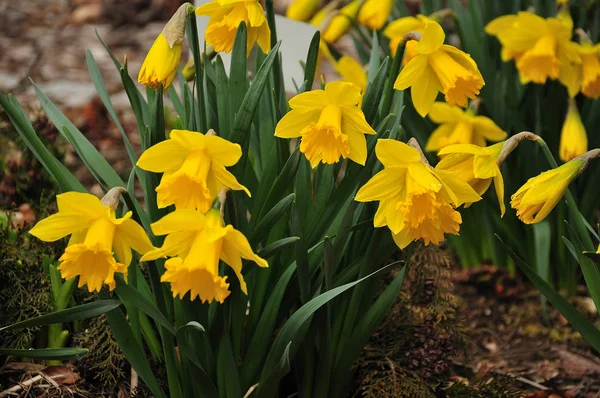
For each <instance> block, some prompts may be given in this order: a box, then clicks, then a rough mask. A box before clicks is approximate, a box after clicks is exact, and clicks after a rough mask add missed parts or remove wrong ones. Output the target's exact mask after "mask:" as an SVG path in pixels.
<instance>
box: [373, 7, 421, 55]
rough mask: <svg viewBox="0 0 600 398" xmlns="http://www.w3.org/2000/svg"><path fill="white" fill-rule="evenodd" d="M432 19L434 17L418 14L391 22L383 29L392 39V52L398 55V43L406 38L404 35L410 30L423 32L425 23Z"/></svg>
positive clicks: (386, 35) (385, 34)
mask: <svg viewBox="0 0 600 398" xmlns="http://www.w3.org/2000/svg"><path fill="white" fill-rule="evenodd" d="M431 20H432V19H430V18H429V17H426V16H425V15H421V14H417V15H416V16H414V17H412V16H411V17H403V18H399V19H396V20H395V21H392V22H390V23H389V25H388V26H386V28H385V29H384V30H383V34H384V36H385V37H387V38H388V39H390V52H391V53H392V56H395V55H396V49H397V48H398V44H400V42H401V41H403V40H404V36H406V34H407V33H408V32H415V33H423V29H425V25H426V24H427V22H429V21H431ZM405 51H406V50H405ZM405 57H406V55H405Z"/></svg>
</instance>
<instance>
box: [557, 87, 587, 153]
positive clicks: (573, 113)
mask: <svg viewBox="0 0 600 398" xmlns="http://www.w3.org/2000/svg"><path fill="white" fill-rule="evenodd" d="M587 150H588V138H587V132H586V131H585V126H584V125H583V122H582V121H581V116H579V111H578V110H577V104H576V103H575V99H573V98H571V99H570V101H569V110H568V112H567V117H566V119H565V123H564V124H563V127H562V132H561V134H560V146H559V148H558V155H559V157H560V159H561V160H562V161H563V162H568V161H569V160H571V159H573V158H575V157H577V156H580V155H583V154H584V153H585V152H587Z"/></svg>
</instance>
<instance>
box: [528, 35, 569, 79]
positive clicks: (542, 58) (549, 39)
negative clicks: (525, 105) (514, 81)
mask: <svg viewBox="0 0 600 398" xmlns="http://www.w3.org/2000/svg"><path fill="white" fill-rule="evenodd" d="M556 47H557V41H556V37H554V36H553V35H546V36H542V38H540V39H539V40H538V41H537V42H536V43H535V46H533V48H531V49H530V50H527V51H525V53H523V55H522V56H521V57H520V58H519V60H518V61H517V68H518V69H519V71H520V72H521V74H522V76H523V77H524V78H525V79H524V80H525V81H526V82H528V81H532V82H534V83H546V79H548V78H551V79H557V78H558V74H559V71H560V61H559V60H558V58H557V57H556Z"/></svg>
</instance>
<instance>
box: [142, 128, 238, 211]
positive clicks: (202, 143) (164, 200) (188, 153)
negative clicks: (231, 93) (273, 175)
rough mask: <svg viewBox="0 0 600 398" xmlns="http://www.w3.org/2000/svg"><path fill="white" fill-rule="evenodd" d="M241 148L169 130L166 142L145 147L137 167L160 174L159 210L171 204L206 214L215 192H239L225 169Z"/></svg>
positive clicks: (208, 137) (205, 137)
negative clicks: (229, 190)
mask: <svg viewBox="0 0 600 398" xmlns="http://www.w3.org/2000/svg"><path fill="white" fill-rule="evenodd" d="M241 156H242V149H241V147H240V146H239V145H238V144H233V143H231V142H229V141H227V140H225V139H223V138H221V137H217V136H215V135H208V134H207V135H204V134H202V133H198V132H195V131H187V130H172V131H171V134H170V136H169V139H167V140H165V141H163V142H161V143H158V144H156V145H154V146H152V147H150V148H148V149H147V150H146V151H144V153H142V156H140V158H139V160H138V162H137V166H138V167H140V168H141V169H143V170H147V171H151V172H154V173H164V175H163V176H162V179H161V181H160V184H159V185H158V187H156V192H157V194H158V195H157V203H158V207H159V208H163V207H167V206H170V205H172V204H174V205H175V207H177V208H178V209H182V210H183V209H198V210H201V211H203V212H206V211H208V209H210V207H211V206H212V203H213V201H214V200H215V198H216V197H217V195H218V194H219V191H220V190H221V189H222V188H224V187H227V188H229V189H232V190H243V191H244V192H246V194H248V196H250V192H249V191H248V189H246V187H244V186H243V185H241V184H240V183H239V182H238V181H237V180H236V178H235V177H234V176H233V174H231V173H230V172H229V171H227V169H225V167H230V166H233V165H234V164H236V163H237V161H238V160H239V159H240V157H241Z"/></svg>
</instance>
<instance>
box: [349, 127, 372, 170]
mask: <svg viewBox="0 0 600 398" xmlns="http://www.w3.org/2000/svg"><path fill="white" fill-rule="evenodd" d="M345 133H346V135H347V136H348V147H349V149H350V152H349V153H348V158H349V159H350V160H352V161H354V162H356V163H358V164H360V165H362V166H364V165H365V162H366V161H367V140H366V139H365V135H364V134H363V133H358V132H356V131H353V130H345Z"/></svg>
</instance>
